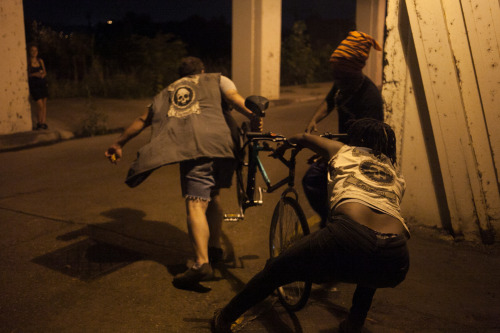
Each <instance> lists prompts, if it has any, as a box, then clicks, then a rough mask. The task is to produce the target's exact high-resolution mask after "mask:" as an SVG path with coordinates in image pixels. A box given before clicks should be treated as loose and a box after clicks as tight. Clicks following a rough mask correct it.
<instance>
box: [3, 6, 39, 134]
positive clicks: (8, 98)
mask: <svg viewBox="0 0 500 333" xmlns="http://www.w3.org/2000/svg"><path fill="white" fill-rule="evenodd" d="M0 45H1V47H0V59H2V60H1V61H0V77H1V78H2V79H1V80H0V135H1V134H11V133H16V132H24V131H30V130H31V128H32V125H31V109H30V103H29V100H28V97H29V91H28V81H27V78H28V74H27V53H26V39H25V36H24V13H23V2H22V0H10V1H1V2H0Z"/></svg>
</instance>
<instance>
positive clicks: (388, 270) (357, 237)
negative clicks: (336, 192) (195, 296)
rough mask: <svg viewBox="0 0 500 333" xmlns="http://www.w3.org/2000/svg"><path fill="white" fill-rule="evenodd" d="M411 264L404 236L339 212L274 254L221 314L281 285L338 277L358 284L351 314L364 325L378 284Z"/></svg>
mask: <svg viewBox="0 0 500 333" xmlns="http://www.w3.org/2000/svg"><path fill="white" fill-rule="evenodd" d="M408 268H409V254H408V248H407V246H406V238H405V237H404V236H398V235H392V236H391V235H389V236H387V235H383V234H380V233H377V232H375V231H373V230H371V229H369V228H367V227H365V226H363V225H361V224H358V223H357V222H355V221H353V220H351V219H349V218H348V217H347V216H345V215H336V216H333V217H332V220H331V222H329V223H328V224H327V225H326V227H325V228H323V229H320V230H318V231H316V232H314V233H312V234H310V235H308V236H306V237H304V238H303V239H301V240H300V241H298V242H297V243H296V244H295V245H294V246H292V247H291V248H290V249H288V250H287V251H285V252H284V253H282V254H281V255H279V256H278V257H276V258H273V259H269V260H268V261H267V263H266V266H265V267H264V269H263V270H262V271H261V272H259V273H257V275H255V276H254V277H253V278H252V279H251V280H250V281H249V282H248V284H247V285H246V286H245V288H244V289H243V290H242V291H241V292H240V293H239V294H237V295H236V296H235V297H234V298H233V299H232V300H231V301H230V302H229V304H228V305H227V306H226V307H225V308H224V309H223V310H222V316H223V318H224V320H227V321H231V322H232V321H235V320H236V319H237V318H238V317H240V316H241V315H242V314H243V313H244V312H245V311H247V310H248V309H250V308H251V307H252V306H254V305H256V304H257V303H258V302H260V301H262V300H264V299H265V298H266V297H267V296H269V295H270V294H271V293H272V292H273V291H274V290H275V289H276V288H277V287H279V286H281V285H284V284H287V283H290V282H293V281H306V280H308V281H312V282H314V283H323V282H329V281H338V282H347V283H355V284H357V285H358V286H357V289H356V292H355V293H354V297H353V304H352V308H351V313H350V315H349V318H350V320H351V321H354V322H356V323H359V324H361V325H362V324H363V322H364V320H365V318H366V315H367V313H368V310H369V309H370V306H371V302H372V298H373V295H374V293H375V289H376V288H386V287H395V286H397V285H398V284H399V283H401V282H402V281H403V280H404V278H405V276H406V273H407V272H408Z"/></svg>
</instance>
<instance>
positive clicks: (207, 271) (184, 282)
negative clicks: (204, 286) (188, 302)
mask: <svg viewBox="0 0 500 333" xmlns="http://www.w3.org/2000/svg"><path fill="white" fill-rule="evenodd" d="M213 276H214V273H213V271H212V267H210V264H203V265H201V267H200V268H198V269H196V268H194V266H191V268H189V269H188V270H187V271H185V272H184V273H181V274H177V275H176V276H175V277H174V281H173V284H174V286H176V287H178V288H185V287H189V286H193V285H196V284H197V283H198V282H200V281H208V280H211V279H213Z"/></svg>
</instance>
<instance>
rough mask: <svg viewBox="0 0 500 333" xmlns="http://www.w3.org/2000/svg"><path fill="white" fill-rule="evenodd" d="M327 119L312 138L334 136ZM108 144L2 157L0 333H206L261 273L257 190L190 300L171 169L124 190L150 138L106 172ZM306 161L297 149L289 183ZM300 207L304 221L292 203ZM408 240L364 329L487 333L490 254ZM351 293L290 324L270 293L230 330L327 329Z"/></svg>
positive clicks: (266, 213)
mask: <svg viewBox="0 0 500 333" xmlns="http://www.w3.org/2000/svg"><path fill="white" fill-rule="evenodd" d="M316 104H317V102H310V103H297V104H291V105H287V106H282V107H275V108H274V109H271V110H269V111H268V113H267V118H266V122H265V128H266V129H267V130H273V131H275V132H278V133H281V134H284V135H290V134H293V133H296V132H300V131H302V130H303V128H304V124H305V123H306V121H307V120H308V119H309V117H310V116H311V112H313V110H314V107H315V106H316ZM131 120H132V119H131ZM329 121H330V122H332V123H323V124H322V126H324V128H322V129H320V131H323V130H325V131H326V130H329V129H331V128H332V127H334V120H333V119H332V120H329ZM115 138H116V134H112V135H107V136H99V137H92V138H85V139H75V140H68V141H63V142H60V143H57V144H54V145H50V146H44V147H37V148H32V149H25V150H20V151H15V152H4V153H0V176H1V182H2V184H1V188H0V230H1V233H0V294H1V295H2V296H1V301H0V323H1V325H0V331H1V332H208V331H209V320H210V318H211V316H212V313H213V310H214V309H216V308H218V307H220V306H222V305H224V304H225V303H226V302H227V301H228V300H229V299H230V298H231V297H232V296H233V295H234V294H235V293H236V292H237V291H238V290H239V289H240V288H241V287H242V286H243V285H244V284H245V283H246V282H247V281H248V280H249V279H250V277H251V276H253V274H255V273H256V272H257V271H258V270H259V269H260V268H261V267H262V266H263V265H264V263H265V260H266V258H267V257H268V249H267V237H268V229H269V222H270V218H271V215H272V210H273V208H274V205H275V203H276V202H277V199H278V196H279V191H278V193H273V194H265V195H264V201H265V203H264V205H263V206H262V207H255V208H250V209H249V210H247V214H246V219H245V221H243V222H238V223H226V224H225V225H224V246H225V248H226V250H227V252H229V253H232V254H233V258H232V259H231V260H229V261H228V263H227V265H226V266H225V268H223V269H221V270H218V271H217V276H218V278H219V279H218V280H217V281H210V282H206V283H205V282H204V283H202V288H200V289H199V290H197V291H185V290H179V289H176V288H174V287H173V286H172V284H171V281H172V277H173V275H174V274H175V273H177V272H179V271H181V270H182V269H183V267H184V266H185V263H186V261H187V260H188V259H189V258H190V257H191V254H192V252H191V249H190V244H189V242H188V236H187V229H186V225H185V208H184V204H183V199H182V198H181V195H180V189H179V179H178V178H179V176H178V170H177V166H175V165H174V166H167V167H164V168H161V169H160V170H157V171H156V172H155V173H153V175H152V176H151V177H150V178H149V179H148V180H147V181H146V182H145V183H143V184H142V185H140V186H139V187H137V188H135V189H130V188H128V187H127V186H126V185H125V184H124V182H123V181H124V178H125V175H126V172H127V169H128V166H129V164H130V162H131V161H132V160H133V159H134V158H135V152H136V151H137V149H138V148H139V147H140V146H141V145H142V144H144V143H145V142H146V141H147V139H148V133H144V134H141V135H140V136H139V137H137V138H135V139H134V140H133V141H131V142H130V143H129V144H128V145H127V146H126V147H125V156H124V159H123V160H122V161H121V163H119V165H117V166H114V165H111V164H109V162H108V161H107V160H106V159H105V158H104V156H103V154H104V150H105V149H106V148H107V146H108V145H109V144H110V143H111V142H112V141H113V140H114V139H115ZM308 156H309V154H308V153H305V152H304V153H301V156H300V158H299V161H298V168H297V179H298V180H299V179H300V178H301V176H302V174H303V172H304V171H305V168H306V165H305V159H306V158H307V157H308ZM264 162H265V163H266V164H265V165H266V168H267V170H268V172H269V175H270V177H271V179H275V177H279V176H280V175H282V170H283V169H280V168H279V167H278V166H279V163H278V162H277V161H273V160H271V159H268V160H267V159H264ZM298 184H299V186H298V188H299V190H301V188H300V182H298ZM222 198H223V199H224V206H225V209H226V211H228V212H231V211H233V210H236V208H237V207H236V202H235V190H234V189H229V190H225V191H223V192H222ZM302 202H303V206H304V210H305V212H306V216H308V217H309V218H311V219H310V220H311V221H312V223H314V217H313V213H312V211H311V209H310V208H309V206H308V205H307V204H306V202H305V200H304V197H303V196H302ZM412 232H413V236H412V239H411V240H410V242H409V246H410V253H411V265H412V266H411V269H410V273H409V274H408V277H407V279H406V281H405V282H403V283H402V284H401V285H400V286H398V287H397V288H395V289H384V290H380V291H377V294H376V296H375V300H374V304H373V307H372V310H371V312H370V314H369V319H368V322H367V325H366V327H367V332H374V333H377V332H499V331H500V321H499V319H498V314H499V313H500V301H499V299H500V287H499V283H498V281H499V280H500V256H499V251H498V246H492V247H485V246H482V245H471V244H465V243H453V242H452V241H451V239H450V238H449V237H446V235H441V234H440V233H439V232H438V231H435V230H422V229H419V228H418V227H414V228H413V230H412ZM89 235H90V236H91V237H89ZM95 240H99V241H101V242H104V243H105V244H104V245H103V244H101V243H96V242H95ZM109 244H111V245H120V246H121V247H122V248H126V249H128V250H130V251H123V250H117V249H116V248H114V247H110V245H109ZM352 290H353V286H350V285H343V284H342V285H338V286H335V287H332V286H315V287H314V289H313V294H312V297H311V299H310V301H309V302H308V305H307V307H306V308H305V309H303V310H302V311H300V312H298V313H297V314H293V315H290V314H287V313H286V312H284V310H283V308H282V307H281V306H279V304H277V303H276V299H275V298H273V297H271V298H269V299H268V300H267V301H266V302H264V304H262V305H261V306H260V307H257V308H255V309H254V310H253V311H251V312H249V313H247V314H246V315H245V317H244V326H243V329H242V332H321V333H323V332H336V331H337V325H338V323H339V322H340V321H341V320H342V319H343V318H344V317H345V315H346V313H347V311H348V308H349V304H350V297H351V294H352Z"/></svg>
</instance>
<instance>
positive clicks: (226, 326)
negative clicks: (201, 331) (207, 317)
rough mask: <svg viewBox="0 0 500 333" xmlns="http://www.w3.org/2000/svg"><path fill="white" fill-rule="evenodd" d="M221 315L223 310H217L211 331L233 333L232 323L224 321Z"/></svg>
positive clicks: (213, 332) (214, 332)
mask: <svg viewBox="0 0 500 333" xmlns="http://www.w3.org/2000/svg"><path fill="white" fill-rule="evenodd" d="M221 313H222V309H218V310H215V312H214V317H213V318H212V322H211V323H210V329H211V331H212V333H231V332H232V331H231V323H228V322H226V321H224V320H223V319H222V316H221Z"/></svg>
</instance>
